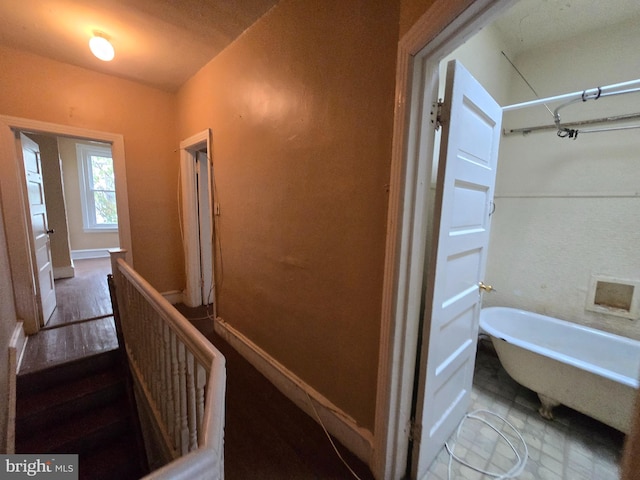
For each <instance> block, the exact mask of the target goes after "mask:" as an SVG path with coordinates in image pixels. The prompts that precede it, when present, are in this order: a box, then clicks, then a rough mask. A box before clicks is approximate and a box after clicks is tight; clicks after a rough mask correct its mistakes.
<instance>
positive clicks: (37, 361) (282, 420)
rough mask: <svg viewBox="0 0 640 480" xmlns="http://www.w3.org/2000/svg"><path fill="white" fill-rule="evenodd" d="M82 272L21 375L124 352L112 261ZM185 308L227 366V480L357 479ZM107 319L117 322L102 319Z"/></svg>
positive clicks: (32, 347) (316, 428) (29, 351)
mask: <svg viewBox="0 0 640 480" xmlns="http://www.w3.org/2000/svg"><path fill="white" fill-rule="evenodd" d="M79 264H80V265H79ZM76 267H77V269H76V278H74V279H67V280H62V281H58V282H56V297H57V298H58V307H57V309H56V311H55V312H54V314H53V316H52V317H51V319H50V320H49V322H48V324H47V327H46V328H45V329H43V330H41V331H40V332H39V333H38V334H37V335H34V336H31V337H30V338H29V341H28V342H27V347H26V350H25V354H24V358H23V361H22V365H21V367H20V373H19V374H21V375H22V374H25V373H31V372H34V371H38V370H41V369H43V368H47V367H50V366H53V365H59V364H62V363H67V362H70V361H73V360H76V359H78V358H83V357H86V356H91V355H95V354H97V353H103V352H108V351H110V350H114V349H116V348H117V347H118V345H117V338H116V333H115V327H114V324H113V317H112V316H111V315H109V314H110V313H111V301H110V298H109V291H108V287H107V279H106V277H107V274H108V273H110V265H109V260H108V259H105V260H101V259H100V260H89V261H87V260H83V261H78V262H76ZM178 308H179V310H180V311H181V313H183V314H185V315H186V316H187V317H191V318H192V319H191V320H190V321H191V323H193V324H194V325H195V326H196V327H197V328H198V329H199V330H200V331H201V332H202V333H203V334H204V335H205V336H206V337H207V338H208V339H209V340H210V341H211V342H212V343H213V344H214V345H215V346H216V347H217V348H218V349H219V350H220V351H221V352H222V353H223V354H224V355H225V358H226V367H227V390H226V418H225V478H227V479H228V480H236V479H238V480H240V479H242V480H245V479H267V480H268V479H273V480H284V479H292V480H293V479H295V480H305V479H308V480H315V479H317V480H321V479H335V480H342V479H344V480H348V479H352V478H355V477H354V476H353V475H352V474H351V473H350V472H349V470H348V469H347V468H346V467H345V466H344V465H343V464H342V462H341V461H340V459H339V458H338V456H337V455H336V453H335V452H334V450H333V447H332V446H331V444H330V442H329V440H328V439H327V437H326V436H325V433H324V431H323V430H322V428H321V427H320V425H318V424H317V423H316V422H315V421H314V420H313V419H312V418H311V417H309V416H308V415H307V414H305V413H304V412H302V411H301V410H300V409H298V408H297V407H296V405H294V404H293V403H292V402H291V401H290V400H289V399H287V398H286V397H285V396H284V395H283V394H282V393H280V392H279V391H278V390H277V389H276V388H275V387H274V386H273V385H272V384H271V383H270V382H269V381H268V380H267V379H266V378H264V377H263V376H262V375H261V374H260V373H259V372H258V371H257V370H255V368H253V366H251V365H250V364H249V363H248V362H247V361H246V360H245V359H244V358H243V357H241V356H240V355H239V354H238V353H237V352H236V351H235V350H234V349H233V348H232V347H231V346H230V345H228V344H227V343H226V342H225V341H224V340H222V339H221V338H220V337H218V336H217V335H216V334H215V333H214V332H213V322H212V321H211V320H209V319H204V320H203V319H202V317H204V316H205V314H203V309H185V308H184V307H182V306H180V305H179V306H178ZM104 315H109V316H106V317H104V318H97V319H96V318H95V317H101V316H104ZM87 319H90V320H87ZM91 319H92V320H91ZM83 320H87V321H83ZM334 441H335V440H334ZM337 447H338V448H339V449H340V453H341V455H342V456H343V457H344V459H345V460H346V461H347V462H348V463H349V465H350V466H351V468H352V469H353V470H354V471H355V472H356V473H357V475H358V477H359V478H360V479H362V480H366V479H372V478H373V476H372V475H371V473H370V471H369V469H368V467H367V466H366V465H365V464H364V463H363V462H361V461H360V460H359V459H357V458H356V457H355V456H353V455H352V454H351V453H350V452H348V451H347V450H346V449H344V448H343V447H341V446H340V445H339V444H337Z"/></svg>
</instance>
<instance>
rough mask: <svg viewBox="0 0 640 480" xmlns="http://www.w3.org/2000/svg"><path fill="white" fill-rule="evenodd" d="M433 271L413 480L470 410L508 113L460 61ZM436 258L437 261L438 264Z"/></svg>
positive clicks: (449, 94)
mask: <svg viewBox="0 0 640 480" xmlns="http://www.w3.org/2000/svg"><path fill="white" fill-rule="evenodd" d="M442 119H443V122H442V123H443V131H442V140H441V147H440V168H439V171H438V182H437V194H436V205H435V212H436V213H435V222H434V232H435V234H434V240H433V245H432V250H431V252H432V253H431V259H432V260H431V262H430V265H431V268H430V269H429V273H428V275H427V279H426V284H425V310H424V314H423V322H424V334H423V339H422V345H421V353H420V364H419V365H420V367H419V369H420V374H419V375H420V377H419V384H418V392H417V394H418V395H417V404H416V419H415V423H416V427H414V446H413V455H412V459H413V465H412V478H418V479H422V478H425V476H426V472H427V469H428V468H429V465H430V464H431V462H432V461H433V460H434V458H435V457H436V455H437V454H438V452H439V451H440V449H441V448H442V447H443V446H444V443H445V442H446V441H447V439H448V438H449V436H450V435H451V434H452V433H453V432H454V430H455V429H456V428H457V425H458V423H459V422H460V420H461V419H462V418H463V416H464V415H465V413H466V412H467V410H468V408H469V406H470V393H471V386H472V381H473V370H474V365H475V354H476V345H477V338H478V319H479V313H480V298H481V296H480V290H479V288H478V284H479V282H480V281H482V280H483V276H484V271H485V263H486V254H487V246H488V243H489V224H490V215H491V209H492V201H493V190H494V184H495V173H496V163H497V160H498V146H499V141H500V128H501V122H502V109H501V108H500V106H499V105H498V104H497V103H496V102H495V101H494V100H493V99H492V98H491V96H490V95H489V94H488V93H487V92H486V91H485V90H484V89H483V88H482V86H481V85H480V84H479V83H478V82H477V81H476V80H475V79H474V78H473V77H472V76H471V75H470V74H469V72H468V71H467V70H466V69H465V68H464V67H463V66H462V65H461V64H460V63H459V62H456V61H455V60H453V61H451V62H449V64H448V66H447V82H446V88H445V104H444V105H443V111H442ZM434 255H435V256H434Z"/></svg>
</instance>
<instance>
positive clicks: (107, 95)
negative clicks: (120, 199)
mask: <svg viewBox="0 0 640 480" xmlns="http://www.w3.org/2000/svg"><path fill="white" fill-rule="evenodd" d="M0 65H1V66H2V67H1V71H0V92H2V94H0V114H2V115H10V116H15V117H22V118H28V119H33V120H39V121H44V122H50V123H56V124H61V125H69V126H74V127H82V128H87V129H92V130H100V131H105V132H111V133H120V134H122V135H123V136H124V145H125V155H126V164H127V181H128V195H129V209H130V219H131V236H132V245H133V252H134V262H135V267H136V269H137V270H138V271H139V272H140V273H141V274H142V275H143V276H144V277H145V278H147V279H148V280H149V282H151V284H153V285H154V287H156V288H157V289H158V290H160V291H161V292H162V291H169V290H178V289H182V288H183V287H184V285H183V284H184V273H183V269H184V260H183V256H182V255H183V254H182V243H181V239H180V230H179V228H178V206H177V185H178V153H177V152H175V150H176V149H177V146H178V140H177V137H176V124H175V106H176V100H175V94H171V93H167V92H163V91H161V90H157V89H154V88H150V87H146V86H144V85H141V84H138V83H135V82H131V81H127V80H122V79H119V78H116V77H112V76H109V75H104V74H99V73H94V72H91V71H89V70H85V69H82V68H79V67H75V66H71V65H68V64H63V63H59V62H56V61H52V60H49V59H45V58H42V57H39V56H36V55H32V54H29V53H25V52H21V51H17V50H13V49H9V48H5V47H0Z"/></svg>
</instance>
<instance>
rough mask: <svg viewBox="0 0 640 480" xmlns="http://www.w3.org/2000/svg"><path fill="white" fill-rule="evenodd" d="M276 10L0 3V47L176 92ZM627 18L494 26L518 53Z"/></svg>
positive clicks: (195, 4) (546, 8)
mask: <svg viewBox="0 0 640 480" xmlns="http://www.w3.org/2000/svg"><path fill="white" fill-rule="evenodd" d="M305 1H307V0H305ZM277 3H278V0H92V1H87V0H0V44H3V45H7V46H10V47H14V48H18V49H21V50H26V51H29V52H32V53H35V54H38V55H41V56H44V57H49V58H52V59H54V60H58V61H62V62H66V63H70V64H73V65H78V66H81V67H85V68H88V69H92V70H96V71H99V72H103V73H108V74H112V75H117V76H120V77H124V78H128V79H131V80H135V81H139V82H142V83H146V84H149V85H152V86H155V87H158V88H162V89H164V90H168V91H176V90H177V89H178V88H179V87H180V86H181V85H182V84H183V83H184V82H185V81H186V80H188V79H189V78H190V77H191V76H193V74H195V73H196V72H197V71H198V70H199V69H200V68H202V67H203V66H204V65H205V64H206V63H208V62H209V61H210V60H211V59H212V58H213V57H214V56H216V55H217V54H218V53H220V52H221V51H222V50H223V49H224V48H225V47H226V46H227V45H229V44H230V43H231V42H232V41H233V40H234V39H235V38H237V37H238V36H239V35H241V34H242V32H244V31H245V30H246V29H247V28H248V27H250V26H251V25H252V24H253V23H254V22H255V21H256V20H258V19H259V18H260V17H261V16H262V15H264V14H265V13H266V12H268V11H269V10H270V9H271V8H272V7H273V6H274V5H275V4H277ZM631 17H638V18H640V1H638V0H521V1H520V2H518V3H517V4H516V5H515V6H514V7H513V8H512V9H510V10H509V12H507V13H506V14H505V15H504V16H502V18H501V19H499V20H498V21H497V24H496V26H497V27H498V28H499V29H500V30H501V31H502V33H503V34H504V35H505V38H507V39H508V41H509V42H510V44H511V45H518V46H519V48H517V49H514V53H517V52H516V51H515V50H521V49H524V48H529V47H531V46H534V45H539V44H542V43H544V42H550V41H558V40H561V39H562V38H565V37H568V36H573V35H576V34H578V33H580V32H582V31H585V30H590V29H594V28H602V27H603V26H607V25H613V24H615V23H618V22H620V21H623V20H627V19H629V18H631ZM639 24H640V22H639ZM94 30H100V31H102V32H104V33H106V34H107V35H109V36H110V37H111V40H112V43H113V44H114V47H115V49H116V58H115V59H114V60H113V61H112V62H108V63H106V62H102V61H100V60H98V59H96V58H95V57H93V56H92V55H91V53H90V52H89V49H88V46H87V45H88V41H89V38H90V37H91V35H92V32H93V31H94Z"/></svg>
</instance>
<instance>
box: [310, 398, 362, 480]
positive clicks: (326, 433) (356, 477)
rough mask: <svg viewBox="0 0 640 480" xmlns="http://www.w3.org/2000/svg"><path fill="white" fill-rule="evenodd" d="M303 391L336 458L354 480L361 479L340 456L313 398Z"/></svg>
mask: <svg viewBox="0 0 640 480" xmlns="http://www.w3.org/2000/svg"><path fill="white" fill-rule="evenodd" d="M304 393H305V394H306V395H307V399H308V400H309V404H310V405H311V408H313V413H315V415H316V420H318V423H319V424H320V426H321V427H322V430H324V434H325V435H326V436H327V438H328V439H329V442H330V443H331V446H332V447H333V450H334V451H335V452H336V455H338V458H339V459H340V461H342V463H343V464H344V466H345V467H347V469H348V470H349V472H351V475H353V478H355V479H356V480H361V479H360V477H359V476H358V474H357V473H356V472H354V471H353V469H352V468H351V466H350V465H349V464H348V463H347V461H346V460H345V459H344V458H342V455H341V454H340V452H339V451H338V448H337V447H336V444H335V443H333V439H332V438H331V435H329V432H328V431H327V429H326V427H325V426H324V423H322V419H321V418H320V415H318V410H316V406H315V404H314V403H313V400H311V397H310V396H309V392H307V391H305V392H304Z"/></svg>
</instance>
